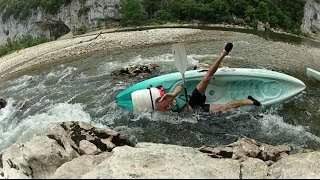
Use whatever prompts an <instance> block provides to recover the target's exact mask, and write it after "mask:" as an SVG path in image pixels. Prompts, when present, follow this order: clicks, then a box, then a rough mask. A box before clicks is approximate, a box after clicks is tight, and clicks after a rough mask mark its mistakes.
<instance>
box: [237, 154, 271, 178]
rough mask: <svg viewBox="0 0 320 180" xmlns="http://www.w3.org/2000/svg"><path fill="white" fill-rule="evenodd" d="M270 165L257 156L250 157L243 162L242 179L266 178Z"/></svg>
mask: <svg viewBox="0 0 320 180" xmlns="http://www.w3.org/2000/svg"><path fill="white" fill-rule="evenodd" d="M267 176H268V166H267V165H266V163H265V162H264V161H262V160H261V159H257V158H248V159H246V160H245V161H243V162H241V179H266V178H267Z"/></svg>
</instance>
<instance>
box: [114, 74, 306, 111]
mask: <svg viewBox="0 0 320 180" xmlns="http://www.w3.org/2000/svg"><path fill="white" fill-rule="evenodd" d="M206 72H207V70H190V71H186V72H185V81H186V87H187V94H191V93H192V91H193V90H194V88H195V87H196V86H197V84H198V83H199V82H200V81H201V79H202V78H203V77H204V75H205V74H206ZM181 84H182V76H181V73H180V72H175V73H169V74H165V75H160V76H157V77H153V78H150V79H147V80H144V81H142V82H139V83H136V84H134V85H132V86H130V87H128V88H126V89H124V90H123V91H122V92H120V93H119V94H118V95H117V96H116V102H117V105H118V106H120V107H123V108H126V109H129V110H133V108H134V107H133V103H132V97H131V93H132V92H134V91H137V90H141V89H146V88H148V87H159V86H162V87H163V90H164V92H165V93H168V92H172V91H173V90H174V89H175V87H176V86H178V85H181ZM305 88H306V86H305V84H304V83H303V82H302V81H301V80H299V79H297V78H295V77H292V76H290V75H287V74H284V73H280V72H276V71H271V70H265V69H250V68H219V69H218V70H217V71H216V73H215V74H214V77H213V79H212V80H211V82H210V84H209V85H208V88H207V90H206V93H205V95H206V97H207V98H206V103H207V104H225V103H228V102H231V101H233V100H240V99H246V98H247V97H248V96H249V95H250V96H252V97H254V98H255V99H257V100H258V101H260V103H261V105H263V106H266V105H271V104H275V103H280V102H283V101H285V100H287V99H289V98H292V97H293V96H295V95H297V94H299V93H300V92H302V91H303V90H304V89H305ZM181 94H184V93H181Z"/></svg>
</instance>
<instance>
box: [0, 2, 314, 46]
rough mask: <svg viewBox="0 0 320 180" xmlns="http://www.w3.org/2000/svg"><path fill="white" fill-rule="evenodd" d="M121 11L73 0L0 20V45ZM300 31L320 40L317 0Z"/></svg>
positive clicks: (104, 19) (69, 30)
mask: <svg viewBox="0 0 320 180" xmlns="http://www.w3.org/2000/svg"><path fill="white" fill-rule="evenodd" d="M119 9H120V0H85V1H79V0H72V1H71V3H70V4H68V5H62V6H61V7H60V10H59V12H58V13H57V14H55V15H52V14H49V13H46V12H45V10H44V9H43V8H41V7H38V8H37V9H34V10H32V13H31V15H30V16H29V17H28V18H26V20H20V19H15V18H14V17H13V16H10V17H9V18H8V19H6V20H5V21H0V45H3V44H6V43H7V42H8V41H15V40H18V39H19V38H21V37H22V36H25V35H31V36H32V37H40V36H46V37H47V38H50V37H56V38H58V37H60V36H62V35H65V34H70V35H73V34H75V33H76V32H77V31H79V30H81V29H91V28H94V27H98V26H101V25H106V24H108V23H109V21H108V20H119V19H120V16H121V14H120V11H119ZM2 13H3V12H2ZM0 17H2V14H0ZM301 30H302V31H303V32H305V33H307V34H309V35H311V36H313V37H319V34H320V5H319V3H317V2H316V1H315V0H306V4H305V7H304V18H303V20H302V25H301Z"/></svg>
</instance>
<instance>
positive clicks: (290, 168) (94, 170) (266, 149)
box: [0, 122, 320, 179]
mask: <svg viewBox="0 0 320 180" xmlns="http://www.w3.org/2000/svg"><path fill="white" fill-rule="evenodd" d="M319 158H320V152H307V153H297V154H291V148H290V147H289V146H270V145H268V144H264V143H260V142H256V141H255V140H253V139H248V138H243V139H239V140H238V141H236V142H234V143H232V144H229V145H226V146H219V147H208V146H203V147H199V148H192V147H182V146H177V145H169V144H155V143H146V142H139V143H134V142H131V141H130V140H128V139H127V138H126V137H124V136H122V135H121V134H119V133H118V132H115V131H113V130H106V129H100V128H96V127H93V126H92V125H90V124H87V123H84V122H63V123H58V124H52V125H51V126H49V128H48V130H47V135H43V136H35V137H33V138H32V139H31V140H29V141H28V142H25V143H23V144H14V145H12V146H11V147H9V148H8V149H6V150H4V151H2V152H1V153H0V178H3V179H6V178H8V179H16V178H17V179H38V178H50V179H55V178H59V179H62V178H63V179H65V178H66V179H78V178H85V179H88V178H90V179H98V178H105V179H107V178H108V179H109V178H117V179H118V178H170V179H176V178H219V179H221V178H223V179H224V178H225V179H249V178H258V179H262V178H263V179H268V178H270V179H276V178H297V179H300V178H301V179H302V178H319V177H320V163H319Z"/></svg>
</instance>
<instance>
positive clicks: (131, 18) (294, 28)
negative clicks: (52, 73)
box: [121, 0, 305, 34]
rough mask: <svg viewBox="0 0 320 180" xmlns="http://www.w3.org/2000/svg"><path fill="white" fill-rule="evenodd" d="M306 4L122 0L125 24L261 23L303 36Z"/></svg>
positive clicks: (247, 0) (291, 0)
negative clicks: (302, 25) (301, 29)
mask: <svg viewBox="0 0 320 180" xmlns="http://www.w3.org/2000/svg"><path fill="white" fill-rule="evenodd" d="M304 4H305V1H304V0H143V1H141V4H140V0H121V7H122V8H121V13H122V15H123V18H122V21H121V22H122V24H123V25H128V24H134V25H142V24H145V23H166V22H181V21H182V22H191V21H195V20H196V21H199V22H201V23H204V24H205V23H228V24H234V23H237V22H238V23H239V22H241V23H242V24H247V25H249V26H252V27H256V26H257V23H258V21H261V22H264V23H266V22H268V23H269V24H270V25H271V27H274V28H280V29H283V30H286V31H288V32H291V33H295V34H299V33H300V26H301V24H302V18H303V15H304Z"/></svg>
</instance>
